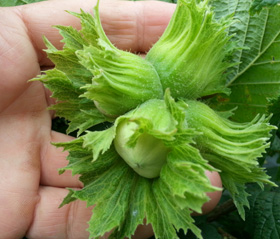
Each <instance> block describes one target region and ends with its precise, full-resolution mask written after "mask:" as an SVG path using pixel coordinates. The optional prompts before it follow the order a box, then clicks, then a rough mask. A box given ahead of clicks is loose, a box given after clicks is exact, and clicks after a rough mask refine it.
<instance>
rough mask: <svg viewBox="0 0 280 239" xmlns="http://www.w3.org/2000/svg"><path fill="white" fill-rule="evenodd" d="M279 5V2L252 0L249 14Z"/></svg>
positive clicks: (276, 0)
mask: <svg viewBox="0 0 280 239" xmlns="http://www.w3.org/2000/svg"><path fill="white" fill-rule="evenodd" d="M279 3H280V0H254V1H253V4H252V6H251V9H250V12H251V13H256V12H260V11H261V10H262V9H263V8H264V7H272V6H275V5H276V4H279Z"/></svg>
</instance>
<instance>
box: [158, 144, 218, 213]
mask: <svg viewBox="0 0 280 239" xmlns="http://www.w3.org/2000/svg"><path fill="white" fill-rule="evenodd" d="M206 170H210V171H213V170H215V169H214V168H213V167H211V166H210V165H209V164H208V162H207V161H206V160H205V159H203V158H202V157H201V155H200V153H199V151H198V150H197V149H196V148H194V147H192V146H190V145H185V146H181V147H177V148H175V149H173V150H172V151H171V152H170V153H169V155H168V157H167V163H166V164H165V165H164V166H163V168H162V171H161V174H160V178H161V180H162V181H163V182H165V184H166V185H168V187H169V190H170V191H171V192H172V195H174V196H178V197H177V199H178V200H179V201H178V206H180V207H181V208H190V209H192V210H194V211H196V212H198V213H201V212H202V211H201V205H203V204H204V203H205V202H207V201H208V197H207V196H206V194H205V192H213V191H217V190H220V189H219V188H216V187H213V186H211V184H210V182H209V179H208V178H207V177H206V175H205V171H206ZM186 180H187V181H188V183H186Z"/></svg>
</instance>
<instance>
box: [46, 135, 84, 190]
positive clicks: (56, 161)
mask: <svg viewBox="0 0 280 239" xmlns="http://www.w3.org/2000/svg"><path fill="white" fill-rule="evenodd" d="M73 139H74V138H73V137H71V136H68V135H65V134H61V133H58V132H55V131H52V133H51V137H50V138H49V139H47V140H46V141H45V143H44V144H45V149H44V152H43V153H42V155H43V156H42V159H41V185H44V186H53V187H74V188H81V187H82V186H83V185H82V183H81V182H80V181H79V175H75V176H73V175H72V173H71V171H70V170H66V171H65V173H63V174H61V175H59V173H58V169H60V168H63V167H65V166H66V165H67V164H68V161H67V159H66V157H67V155H68V152H63V149H62V148H56V147H55V146H54V145H52V144H51V143H58V142H68V141H71V140H73Z"/></svg>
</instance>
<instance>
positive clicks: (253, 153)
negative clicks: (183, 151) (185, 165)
mask: <svg viewBox="0 0 280 239" xmlns="http://www.w3.org/2000/svg"><path fill="white" fill-rule="evenodd" d="M185 102H186V103H187V104H188V108H187V110H186V119H187V122H188V125H189V127H192V128H194V129H196V130H197V131H199V132H201V133H202V134H201V135H198V136H197V137H195V139H194V140H195V142H196V147H197V148H198V149H199V150H200V152H201V154H202V156H203V158H205V159H206V160H208V161H209V163H210V164H211V165H212V166H214V167H215V168H217V169H219V170H221V173H220V175H221V178H222V181H223V185H224V187H225V188H227V189H228V190H229V191H230V192H231V194H232V196H233V198H234V201H235V204H236V206H237V208H238V209H239V212H240V214H241V216H242V217H243V218H244V216H245V214H244V209H243V206H244V205H246V206H248V202H247V199H246V198H247V196H248V195H247V194H246V191H245V186H244V185H245V184H246V183H253V182H256V183H258V184H259V185H260V186H261V187H263V183H269V184H272V185H274V186H275V184H273V183H272V182H271V181H270V180H269V176H268V175H267V174H266V173H265V171H264V169H263V168H261V167H260V166H259V163H258V158H260V157H262V154H264V153H265V150H266V148H268V147H269V139H270V136H271V134H270V133H271V130H273V129H275V128H276V127H275V126H273V125H270V124H269V119H270V117H265V116H264V115H263V116H259V115H258V116H256V118H255V119H254V120H252V121H251V122H249V123H237V122H233V121H230V120H229V119H228V118H227V117H225V116H224V115H227V116H230V114H232V112H228V114H225V113H224V115H223V114H219V113H217V112H215V111H214V110H212V109H211V108H210V107H208V106H207V105H206V104H204V103H202V102H198V101H192V100H186V101H185Z"/></svg>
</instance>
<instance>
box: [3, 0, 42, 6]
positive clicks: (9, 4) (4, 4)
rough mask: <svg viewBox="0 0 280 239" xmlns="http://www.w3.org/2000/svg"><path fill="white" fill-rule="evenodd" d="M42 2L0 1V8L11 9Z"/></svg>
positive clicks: (38, 0) (40, 0) (23, 0)
mask: <svg viewBox="0 0 280 239" xmlns="http://www.w3.org/2000/svg"><path fill="white" fill-rule="evenodd" d="M42 1H44V0H1V1H0V7H12V6H19V5H24V4H29V3H35V2H42Z"/></svg>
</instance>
